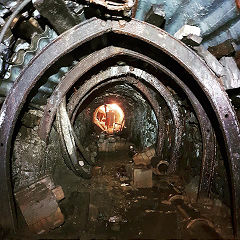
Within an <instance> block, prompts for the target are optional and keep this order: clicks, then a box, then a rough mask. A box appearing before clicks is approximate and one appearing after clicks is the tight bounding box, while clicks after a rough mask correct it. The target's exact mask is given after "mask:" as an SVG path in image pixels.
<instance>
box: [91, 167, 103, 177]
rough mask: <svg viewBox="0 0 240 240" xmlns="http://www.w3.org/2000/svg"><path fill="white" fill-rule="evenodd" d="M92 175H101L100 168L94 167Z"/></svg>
mask: <svg viewBox="0 0 240 240" xmlns="http://www.w3.org/2000/svg"><path fill="white" fill-rule="evenodd" d="M92 175H93V176H98V175H102V168H101V167H99V166H96V167H94V168H93V169H92Z"/></svg>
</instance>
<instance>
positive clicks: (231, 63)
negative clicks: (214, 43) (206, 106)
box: [219, 57, 240, 89]
mask: <svg viewBox="0 0 240 240" xmlns="http://www.w3.org/2000/svg"><path fill="white" fill-rule="evenodd" d="M219 62H220V63H221V64H222V65H223V67H224V69H225V74H224V76H223V77H222V79H223V84H224V87H225V89H235V88H239V87H240V70H239V68H238V66H237V63H236V62H235V60H234V58H233V57H222V58H221V59H220V60H219Z"/></svg>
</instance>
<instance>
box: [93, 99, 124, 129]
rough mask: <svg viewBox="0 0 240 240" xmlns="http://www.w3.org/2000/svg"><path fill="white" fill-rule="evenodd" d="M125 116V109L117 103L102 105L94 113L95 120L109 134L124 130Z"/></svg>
mask: <svg viewBox="0 0 240 240" xmlns="http://www.w3.org/2000/svg"><path fill="white" fill-rule="evenodd" d="M124 118H125V116H124V113H123V110H122V109H121V107H119V106H118V105H117V104H116V103H110V104H105V105H101V106H99V107H98V108H97V109H96V110H95V112H94V114H93V122H94V123H95V124H96V125H97V126H98V127H100V128H101V129H102V130H103V131H105V132H107V133H109V134H111V133H115V132H121V131H122V129H123V127H124Z"/></svg>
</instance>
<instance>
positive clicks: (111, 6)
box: [87, 0, 134, 11]
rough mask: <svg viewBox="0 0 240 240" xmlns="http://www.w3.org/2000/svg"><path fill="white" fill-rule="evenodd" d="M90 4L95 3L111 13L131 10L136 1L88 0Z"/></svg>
mask: <svg viewBox="0 0 240 240" xmlns="http://www.w3.org/2000/svg"><path fill="white" fill-rule="evenodd" d="M87 2H89V3H94V4H97V5H100V6H102V7H105V8H106V9H108V10H111V11H125V10H130V9H131V8H132V7H133V6H134V0H122V1H120V2H119V1H109V0H87Z"/></svg>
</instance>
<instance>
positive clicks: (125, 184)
mask: <svg viewBox="0 0 240 240" xmlns="http://www.w3.org/2000/svg"><path fill="white" fill-rule="evenodd" d="M126 186H129V184H128V183H122V184H121V187H126Z"/></svg>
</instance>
